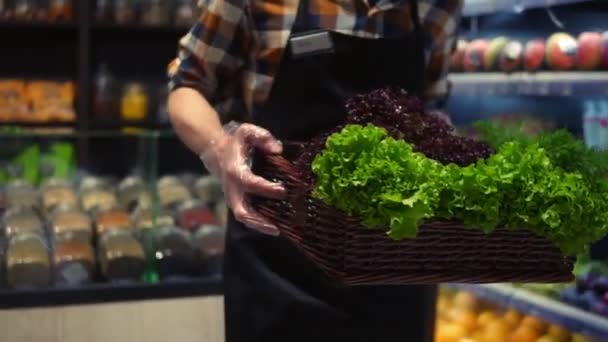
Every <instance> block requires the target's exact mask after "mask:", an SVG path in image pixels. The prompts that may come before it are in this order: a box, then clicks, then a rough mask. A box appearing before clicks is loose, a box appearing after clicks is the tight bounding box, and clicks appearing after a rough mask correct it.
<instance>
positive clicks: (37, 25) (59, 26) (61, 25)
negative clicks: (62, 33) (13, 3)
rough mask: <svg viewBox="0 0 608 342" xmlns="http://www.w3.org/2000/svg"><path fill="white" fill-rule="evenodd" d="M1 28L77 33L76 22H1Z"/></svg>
mask: <svg viewBox="0 0 608 342" xmlns="http://www.w3.org/2000/svg"><path fill="white" fill-rule="evenodd" d="M0 28H5V29H45V30H47V29H51V30H53V29H56V30H68V31H74V32H76V31H77V28H78V24H77V23H76V21H70V22H61V21H60V22H47V21H35V20H33V21H25V20H23V21H22V20H0Z"/></svg>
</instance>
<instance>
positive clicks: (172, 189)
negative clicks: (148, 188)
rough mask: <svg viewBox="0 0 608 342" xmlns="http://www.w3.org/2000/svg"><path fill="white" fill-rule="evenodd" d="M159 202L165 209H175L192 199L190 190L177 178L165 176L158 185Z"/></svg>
mask: <svg viewBox="0 0 608 342" xmlns="http://www.w3.org/2000/svg"><path fill="white" fill-rule="evenodd" d="M156 188H157V191H158V201H159V203H160V205H161V207H163V208H168V209H173V208H175V207H176V206H177V205H178V204H179V203H181V202H184V201H187V200H190V199H192V195H191V194H190V191H189V190H188V188H186V187H185V186H184V185H183V183H182V182H181V181H180V180H179V179H178V178H177V177H175V176H164V177H162V178H160V179H159V180H158V183H157V186H156Z"/></svg>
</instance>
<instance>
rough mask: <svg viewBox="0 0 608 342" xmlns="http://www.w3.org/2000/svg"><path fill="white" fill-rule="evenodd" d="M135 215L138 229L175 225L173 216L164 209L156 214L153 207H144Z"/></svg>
mask: <svg viewBox="0 0 608 342" xmlns="http://www.w3.org/2000/svg"><path fill="white" fill-rule="evenodd" d="M134 216H135V229H136V230H138V231H142V230H148V229H153V228H155V227H167V226H174V225H175V220H174V219H173V217H172V216H171V215H169V214H168V213H167V212H166V211H164V210H161V211H160V212H158V213H156V215H155V214H154V213H153V211H152V210H151V209H144V210H140V211H138V212H136V213H135V215H134ZM155 216H156V217H155Z"/></svg>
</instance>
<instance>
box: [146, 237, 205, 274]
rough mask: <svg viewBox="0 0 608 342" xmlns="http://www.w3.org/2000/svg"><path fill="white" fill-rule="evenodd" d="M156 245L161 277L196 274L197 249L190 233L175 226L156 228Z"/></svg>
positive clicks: (155, 254)
mask: <svg viewBox="0 0 608 342" xmlns="http://www.w3.org/2000/svg"><path fill="white" fill-rule="evenodd" d="M154 246H155V252H154V257H155V259H156V265H157V266H158V274H159V276H160V277H161V278H173V277H180V276H191V275H194V273H195V271H196V251H195V249H194V245H193V243H192V241H191V238H190V234H188V233H187V232H185V231H183V230H180V229H179V228H177V227H174V226H168V227H162V228H159V229H155V230H154Z"/></svg>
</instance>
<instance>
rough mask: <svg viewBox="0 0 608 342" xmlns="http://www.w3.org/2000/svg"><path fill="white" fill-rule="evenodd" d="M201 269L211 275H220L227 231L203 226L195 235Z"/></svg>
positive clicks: (212, 226) (216, 227) (213, 226)
mask: <svg viewBox="0 0 608 342" xmlns="http://www.w3.org/2000/svg"><path fill="white" fill-rule="evenodd" d="M193 240H194V245H195V248H196V252H197V259H198V260H199V261H198V263H199V265H200V268H201V269H203V270H205V271H206V272H207V273H210V274H219V273H221V270H222V259H223V256H224V250H225V244H226V242H225V240H226V229H225V228H223V227H220V226H215V225H203V226H201V227H199V229H198V230H197V231H196V232H195V233H194V234H193Z"/></svg>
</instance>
